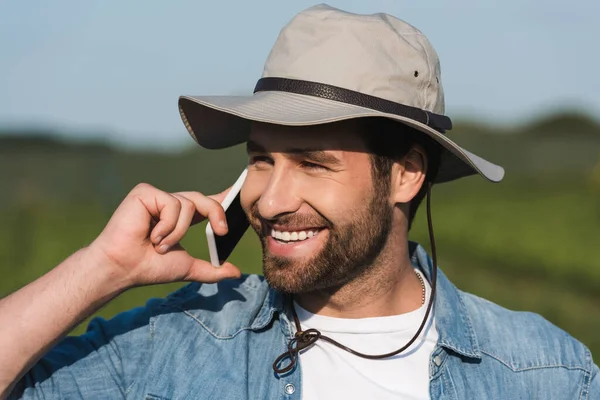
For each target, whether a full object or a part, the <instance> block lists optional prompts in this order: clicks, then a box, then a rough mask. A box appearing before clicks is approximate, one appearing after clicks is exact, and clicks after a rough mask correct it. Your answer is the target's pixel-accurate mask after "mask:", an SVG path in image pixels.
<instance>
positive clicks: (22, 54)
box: [0, 0, 600, 148]
mask: <svg viewBox="0 0 600 400" xmlns="http://www.w3.org/2000/svg"><path fill="white" fill-rule="evenodd" d="M314 4H315V2H313V1H310V2H309V1H304V0H295V1H283V0H279V1H275V0H253V1H246V0H237V1H228V0H220V1H212V2H206V1H201V0H195V1H177V0H173V1H169V2H167V1H152V0H145V1H141V0H140V1H133V0H132V1H116V0H104V1H85V2H84V1H75V0H69V1H67V0H57V1H53V2H45V1H41V0H37V1H27V2H3V3H2V5H0V51H1V54H2V55H1V59H0V60H1V62H0V126H7V125H8V126H11V125H12V126H23V125H29V126H38V127H51V128H55V129H64V130H67V131H69V132H71V134H73V135H79V136H82V137H85V136H91V135H97V136H101V137H103V138H105V139H107V140H110V141H115V142H118V143H122V144H125V145H128V146H132V145H133V146H136V145H141V146H144V147H160V148H164V147H173V148H176V147H178V146H182V145H185V144H189V143H190V140H191V139H190V138H189V137H188V136H187V133H186V131H185V129H184V128H183V125H182V123H181V121H180V119H179V115H178V112H177V98H178V96H179V95H181V94H245V93H250V92H251V90H252V88H253V87H254V84H255V83H256V80H257V79H258V78H259V77H260V74H261V72H262V67H263V63H264V60H265V58H266V56H267V55H268V52H269V50H270V48H271V46H272V44H273V42H274V41H275V39H276V37H277V34H278V33H279V30H280V29H281V28H282V27H283V25H285V24H286V23H287V22H288V21H289V20H290V19H291V18H292V17H293V15H294V14H296V13H297V12H298V11H300V10H302V9H304V8H307V7H310V6H311V5H314ZM329 4H330V5H332V6H335V7H338V8H342V9H345V10H347V11H351V12H356V13H374V12H387V13H389V14H392V15H395V16H397V17H399V18H402V19H404V20H406V21H408V22H409V23H411V24H413V25H415V26H416V27H418V28H419V29H420V30H422V31H423V32H424V33H425V34H426V35H427V36H428V37H429V39H430V40H431V42H432V43H433V45H434V47H435V48H436V50H437V52H438V54H439V55H440V59H441V63H442V76H443V82H444V88H445V92H446V105H447V113H448V114H449V115H450V116H451V117H454V118H459V117H464V116H474V117H476V118H478V119H482V120H485V121H490V122H493V123H502V124H515V123H519V122H522V121H526V120H528V119H530V118H531V117H532V116H535V115H539V114H541V113H542V114H543V113H548V112H551V111H554V110H556V109H562V108H574V109H583V110H584V111H586V112H589V113H590V114H592V115H596V116H597V115H600V78H599V77H598V69H599V67H600V52H598V50H597V49H598V48H599V47H600V45H598V40H599V39H600V24H599V23H598V21H597V16H598V14H599V11H600V3H598V2H597V1H593V0H581V1H572V2H569V3H567V2H565V1H558V0H546V1H542V0H539V1H532V0H531V1H525V0H521V1H519V0H506V1H497V2H491V1H481V0H455V1H445V2H442V1H414V0H413V1H404V0H387V1H386V0H369V1H366V0H362V1H353V0H345V1H343V0H338V1H333V0H332V1H330V2H329Z"/></svg>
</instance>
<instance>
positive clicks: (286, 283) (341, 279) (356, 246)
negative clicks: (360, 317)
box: [250, 185, 393, 294]
mask: <svg viewBox="0 0 600 400" xmlns="http://www.w3.org/2000/svg"><path fill="white" fill-rule="evenodd" d="M382 186H383V187H380V188H379V189H375V190H374V191H373V197H372V198H371V201H370V202H369V206H368V207H365V208H364V209H363V210H362V212H361V213H360V214H359V215H358V216H357V217H356V218H355V219H354V220H353V221H352V222H350V223H348V224H345V225H334V224H332V223H331V222H330V221H329V220H327V219H326V218H325V217H324V216H322V215H315V216H310V217H308V216H300V215H294V214H290V215H286V216H283V217H281V218H278V219H277V221H270V222H277V223H280V224H283V225H292V226H293V225H296V226H319V227H327V228H328V229H329V234H328V238H327V242H326V243H325V246H324V247H323V249H322V250H321V251H320V252H319V253H318V254H317V255H316V256H314V257H312V258H310V259H305V260H297V259H295V260H291V259H289V258H287V257H278V256H274V255H272V254H269V253H268V252H267V246H266V244H267V243H266V241H267V239H268V233H267V232H266V230H265V229H263V226H262V224H261V223H260V221H261V220H262V219H261V218H260V214H259V213H258V207H257V205H256V204H255V205H254V206H253V207H252V209H251V211H250V214H251V221H253V223H252V227H253V228H254V230H255V231H256V232H257V234H258V236H259V238H260V240H261V243H262V247H263V272H264V276H265V279H266V280H267V282H268V283H269V285H270V286H271V287H273V288H274V289H276V290H278V291H281V292H284V293H289V294H294V293H307V292H312V291H315V290H322V289H328V288H336V287H340V286H342V285H344V284H346V283H348V282H350V281H352V280H353V279H355V278H356V277H357V276H359V275H361V274H362V273H364V272H365V271H367V270H368V268H369V267H370V266H371V265H372V264H373V263H374V262H375V261H376V259H377V257H378V256H379V255H380V253H381V251H382V250H383V248H384V246H385V244H386V242H387V239H388V236H389V234H390V231H391V227H392V215H393V210H392V207H391V206H390V204H389V203H388V197H389V196H388V194H389V186H388V188H387V190H386V188H385V186H387V185H382Z"/></svg>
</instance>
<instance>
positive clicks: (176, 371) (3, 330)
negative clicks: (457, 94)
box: [0, 5, 600, 399]
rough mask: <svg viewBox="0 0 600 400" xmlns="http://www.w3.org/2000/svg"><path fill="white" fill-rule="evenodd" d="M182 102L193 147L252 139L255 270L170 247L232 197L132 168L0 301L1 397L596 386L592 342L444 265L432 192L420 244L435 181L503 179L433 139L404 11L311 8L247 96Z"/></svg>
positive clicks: (430, 105) (381, 393)
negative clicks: (145, 290)
mask: <svg viewBox="0 0 600 400" xmlns="http://www.w3.org/2000/svg"><path fill="white" fill-rule="evenodd" d="M179 110H180V113H181V116H182V119H183V121H184V124H185V126H186V128H187V129H188V131H189V133H190V134H191V135H192V137H193V138H194V139H195V140H196V141H197V142H198V143H199V144H200V145H202V146H204V147H206V148H223V147H227V146H232V145H235V144H239V143H244V142H245V143H246V146H247V150H248V159H249V163H248V174H247V178H246V181H245V183H244V186H243V188H242V191H241V205H242V208H243V209H244V211H245V213H246V215H247V217H248V220H249V222H250V224H251V226H252V228H253V229H254V230H255V232H256V233H257V235H258V236H259V238H260V240H261V243H262V248H263V270H264V278H263V277H259V276H256V275H245V276H240V273H239V270H238V269H237V268H236V267H234V266H233V265H231V264H229V263H225V264H224V265H223V266H222V267H221V268H218V269H217V268H214V267H212V266H211V265H210V264H209V263H207V262H206V261H203V260H198V259H194V258H193V257H191V256H190V255H189V254H188V253H187V252H186V251H185V250H184V249H183V248H182V247H181V246H180V245H179V244H178V243H179V241H180V240H181V238H182V237H183V236H184V235H185V233H186V231H187V229H188V228H189V226H190V225H191V224H192V223H195V222H198V221H200V220H202V219H204V218H208V219H209V221H210V223H211V225H212V226H213V227H214V230H215V232H216V233H217V234H219V235H223V234H225V233H226V232H227V229H228V227H227V222H226V221H225V214H224V211H223V208H222V207H221V205H220V204H219V202H221V201H222V200H223V199H224V197H225V193H221V194H219V195H214V196H205V195H203V194H201V193H197V192H180V193H166V192H163V191H161V190H159V189H157V188H154V187H152V186H150V185H144V184H141V185H139V186H138V187H136V188H135V189H133V190H132V191H131V192H130V193H129V195H128V196H127V197H126V198H125V199H124V200H123V202H122V203H121V205H120V206H119V207H118V209H117V210H116V211H115V213H114V215H113V217H112V218H111V220H110V221H109V222H108V224H107V226H106V228H105V229H104V230H103V232H102V233H101V234H100V235H99V236H98V238H97V239H96V240H95V241H94V242H93V243H92V244H90V245H89V246H88V247H86V248H84V249H82V250H80V251H79V252H77V253H75V254H74V255H73V256H71V257H70V258H69V259H67V260H66V261H64V262H63V263H62V264H60V265H59V266H57V267H56V268H55V269H54V270H52V271H51V272H49V273H48V274H46V275H45V276H43V277H42V278H40V279H38V280H37V281H35V282H32V283H31V284H29V285H27V286H26V287H24V288H23V289H21V290H19V291H18V292H15V293H14V294H12V295H10V296H8V297H7V298H5V299H2V300H1V301H0V360H2V362H1V363H0V389H1V390H2V394H3V397H10V398H61V399H62V398H85V399H93V398H101V399H106V398H145V399H187V398H189V399H204V398H206V399H213V398H219V399H273V398H280V399H300V398H303V399H319V398H320V399H336V398H361V399H362V398H377V399H392V398H402V399H429V398H432V399H485V398H493V399H500V398H502V399H517V398H518V399H574V398H577V399H598V398H600V377H599V376H598V368H597V367H596V366H595V365H594V363H593V361H592V357H591V354H590V352H589V350H588V349H587V348H586V347H585V346H584V345H582V344H581V343H579V342H578V341H577V340H575V339H573V338H572V337H570V336H569V335H568V334H566V333H565V332H563V331H561V330H560V329H558V328H556V327H554V326H553V325H551V324H550V323H548V322H547V321H545V320H544V319H543V318H541V317H539V316H536V315H534V314H529V313H517V312H512V311H508V310H505V309H503V308H501V307H499V306H497V305H495V304H492V303H490V302H488V301H486V300H483V299H481V298H478V297H476V296H473V295H470V294H467V293H464V292H461V291H460V290H458V289H457V288H456V287H455V286H454V285H452V283H451V282H450V281H449V280H448V279H447V278H446V277H445V275H444V274H443V273H442V272H441V271H438V269H437V265H436V259H437V258H436V254H435V242H434V241H433V232H432V228H431V220H430V215H429V211H430V210H429V202H428V203H427V208H428V209H427V211H428V218H429V222H430V235H431V245H432V257H431V258H430V257H429V256H428V255H427V254H426V252H425V250H424V249H423V248H422V247H420V246H419V245H417V244H415V243H410V242H409V241H408V239H407V237H408V231H409V229H410V225H411V223H412V219H413V218H414V215H415V213H416V210H417V208H418V207H419V204H420V203H421V202H422V200H423V199H424V198H425V197H426V195H428V194H429V195H430V191H431V186H432V185H433V184H436V183H442V182H448V181H452V180H455V179H458V178H461V177H465V176H468V175H473V174H479V175H481V176H483V177H484V178H486V179H487V180H490V181H500V180H501V179H502V177H503V175H504V171H503V169H502V168H500V167H498V166H496V165H494V164H492V163H489V162H488V161H486V160H484V159H482V158H480V157H478V156H476V155H474V154H472V153H470V152H468V151H466V150H464V149H462V148H461V147H459V146H458V145H457V144H455V143H454V142H453V141H452V140H451V139H450V138H449V137H448V136H446V133H447V131H449V130H450V129H451V127H452V125H451V122H450V119H449V118H448V117H446V116H444V96H443V90H442V85H441V77H440V67H439V62H438V59H437V55H436V53H435V51H434V50H433V48H432V47H431V45H430V44H429V42H428V40H427V39H426V38H425V36H424V35H423V34H422V33H421V32H419V31H418V30H417V29H415V28H414V27H412V26H411V25H409V24H407V23H405V22H403V21H401V20H399V19H397V18H395V17H392V16H389V15H386V14H376V15H356V14H350V13H347V12H344V11H341V10H337V9H334V8H331V7H329V6H326V5H320V6H316V7H312V8H310V9H308V10H306V11H304V12H302V13H300V14H298V15H297V16H296V17H294V19H293V20H292V21H291V22H290V23H289V24H288V25H287V26H286V27H285V28H284V29H283V30H282V32H281V34H280V35H279V37H278V39H277V41H276V43H275V45H274V47H273V50H272V51H271V54H270V55H269V58H268V60H267V62H266V65H265V69H264V73H263V77H262V78H261V79H260V80H259V81H258V83H257V85H256V89H255V94H254V95H253V96H249V97H226V96H225V97H218V96H205V97H193V96H184V97H182V98H180V100H179ZM427 200H429V198H427ZM509 261H510V260H507V262H509ZM227 278H229V279H227ZM182 280H187V281H195V283H191V284H190V285H188V286H186V287H184V288H182V289H181V290H179V291H177V292H176V293H174V294H172V295H171V296H169V297H168V298H166V299H160V300H151V301H149V302H148V304H147V305H146V306H145V307H141V308H138V309H135V310H132V311H129V312H126V313H123V314H120V315H118V316H116V317H115V318H113V319H112V320H110V321H105V320H101V319H96V320H94V321H92V322H91V324H90V328H89V330H88V332H87V333H86V334H85V335H83V336H81V337H68V338H64V335H65V334H66V333H67V332H68V331H69V329H70V328H71V327H73V326H74V325H75V324H77V323H78V322H80V321H81V320H83V319H84V318H85V317H87V316H89V315H90V314H91V313H93V312H94V311H95V310H96V309H98V308H99V307H101V306H102V305H103V304H105V303H106V302H108V301H110V300H111V299H112V298H114V297H115V296H117V295H119V294H120V293H122V292H123V291H125V290H127V289H129V288H132V287H136V286H141V285H150V284H156V283H164V282H174V281H182Z"/></svg>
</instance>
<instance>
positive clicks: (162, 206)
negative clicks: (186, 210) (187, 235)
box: [138, 189, 181, 244]
mask: <svg viewBox="0 0 600 400" xmlns="http://www.w3.org/2000/svg"><path fill="white" fill-rule="evenodd" d="M138 198H139V199H140V201H142V203H143V204H144V206H145V207H146V209H147V210H148V212H149V213H150V215H152V218H154V219H157V220H158V222H157V223H156V225H155V226H154V228H152V232H150V240H151V241H152V243H154V244H159V243H160V242H161V241H162V240H163V239H164V238H165V237H167V236H168V235H169V234H171V232H172V231H173V229H175V226H176V225H177V220H178V219H179V214H180V213H181V202H180V201H179V199H178V198H177V197H175V196H173V195H171V194H169V193H167V192H163V191H162V190H157V189H156V190H154V191H153V193H152V195H151V196H139V197H138Z"/></svg>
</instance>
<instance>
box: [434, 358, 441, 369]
mask: <svg viewBox="0 0 600 400" xmlns="http://www.w3.org/2000/svg"><path fill="white" fill-rule="evenodd" d="M433 362H434V363H435V365H437V366H438V367H439V366H440V365H441V364H442V358H441V357H440V356H435V357H433Z"/></svg>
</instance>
